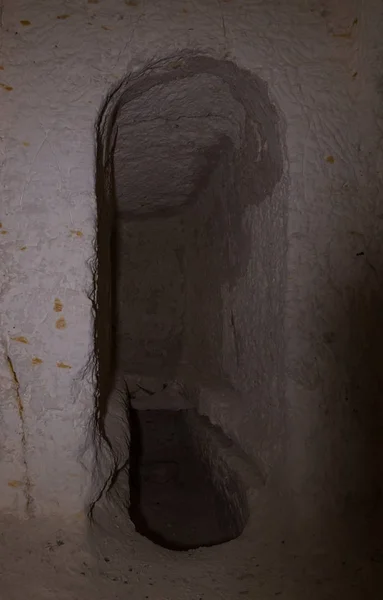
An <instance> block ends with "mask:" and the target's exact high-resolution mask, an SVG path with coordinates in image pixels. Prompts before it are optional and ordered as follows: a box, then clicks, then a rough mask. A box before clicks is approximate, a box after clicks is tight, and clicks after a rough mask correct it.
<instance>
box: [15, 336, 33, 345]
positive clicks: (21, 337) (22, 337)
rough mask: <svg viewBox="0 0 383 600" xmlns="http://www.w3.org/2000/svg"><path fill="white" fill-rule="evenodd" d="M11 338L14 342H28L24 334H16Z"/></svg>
mask: <svg viewBox="0 0 383 600" xmlns="http://www.w3.org/2000/svg"><path fill="white" fill-rule="evenodd" d="M11 340H13V341H14V342H20V344H29V342H28V340H27V338H26V337H25V336H24V335H16V336H15V337H11Z"/></svg>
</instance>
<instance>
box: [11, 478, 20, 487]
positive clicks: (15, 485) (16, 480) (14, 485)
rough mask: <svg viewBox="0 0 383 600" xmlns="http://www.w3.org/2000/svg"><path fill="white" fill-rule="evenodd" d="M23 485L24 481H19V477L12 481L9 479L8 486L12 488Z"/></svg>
mask: <svg viewBox="0 0 383 600" xmlns="http://www.w3.org/2000/svg"><path fill="white" fill-rule="evenodd" d="M22 485H23V482H22V481H19V480H18V479H11V480H10V481H8V486H9V487H11V488H19V487H21V486H22Z"/></svg>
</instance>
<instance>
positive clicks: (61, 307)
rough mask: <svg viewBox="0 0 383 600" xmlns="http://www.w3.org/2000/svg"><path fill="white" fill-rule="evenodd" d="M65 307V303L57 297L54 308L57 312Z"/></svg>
mask: <svg viewBox="0 0 383 600" xmlns="http://www.w3.org/2000/svg"><path fill="white" fill-rule="evenodd" d="M62 309H63V303H62V302H61V300H59V298H55V302H54V305H53V310H54V311H55V312H61V311H62Z"/></svg>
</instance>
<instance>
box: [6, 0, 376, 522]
mask: <svg viewBox="0 0 383 600" xmlns="http://www.w3.org/2000/svg"><path fill="white" fill-rule="evenodd" d="M363 11H364V12H363ZM367 16H368V18H369V21H367ZM378 19H379V2H378V1H377V0H367V1H366V2H365V3H364V5H363V7H362V6H360V3H359V2H357V1H356V0H354V1H351V2H349V1H346V0H344V1H340V2H338V3H336V5H335V3H332V2H329V1H327V0H322V1H319V0H318V1H316V0H312V1H307V2H302V1H301V0H292V1H289V2H288V1H287V0H286V2H280V1H277V0H270V1H266V0H263V1H257V2H254V1H252V0H247V1H246V0H238V1H236V0H232V1H229V0H228V1H223V0H222V1H221V2H217V1H216V0H199V1H195V2H193V3H186V2H180V1H179V0H156V1H154V0H153V1H149V0H134V1H133V0H130V1H123V0H109V1H108V2H106V0H105V1H104V0H99V1H98V2H96V1H95V0H93V1H86V0H73V1H67V2H62V1H60V0H51V1H50V2H49V3H48V2H46V1H44V0H24V1H22V0H12V1H11V0H5V2H3V6H2V11H1V38H0V39H1V42H0V43H1V59H0V65H1V70H0V84H1V86H0V102H1V115H2V119H1V139H0V144H1V184H2V191H1V194H2V195H1V214H0V222H1V224H2V226H1V229H0V243H1V251H0V252H1V280H0V286H1V287H0V343H1V355H0V357H1V364H0V377H1V380H0V381H1V383H0V387H1V395H0V432H1V433H0V460H1V462H0V486H1V494H0V509H3V510H6V511H9V512H12V513H15V514H17V515H25V514H32V513H33V514H42V513H43V514H53V513H58V514H72V513H75V512H77V511H79V510H81V509H82V507H83V503H84V498H85V494H86V489H87V485H88V480H87V477H86V475H85V472H84V470H83V468H82V467H81V465H80V463H79V461H78V454H79V451H80V449H81V445H82V443H83V442H84V439H85V427H86V422H87V419H88V417H89V415H90V413H91V409H92V393H91V387H90V386H86V385H85V384H77V385H74V384H73V381H74V379H75V377H76V375H78V374H79V373H80V371H81V369H82V368H83V366H84V364H85V362H86V360H87V357H88V354H89V352H90V351H91V318H90V303H89V301H88V299H87V296H86V293H85V290H86V288H87V286H88V285H89V282H90V274H89V271H88V267H87V260H88V259H89V258H90V257H91V255H92V242H93V238H94V214H95V198H94V168H93V158H94V122H95V119H96V116H97V111H98V109H99V107H100V105H101V102H102V100H103V98H104V96H105V94H106V92H107V91H108V89H109V88H110V86H111V85H113V84H114V83H115V82H116V81H117V80H118V79H119V78H120V77H122V76H123V75H124V74H126V72H127V71H129V70H131V69H133V68H136V67H137V66H139V65H142V64H143V63H144V62H145V60H147V59H149V58H152V57H154V56H159V57H160V56H163V55H165V54H169V53H170V52H172V51H174V50H176V49H182V48H197V49H200V50H204V51H208V52H210V53H211V54H212V55H213V56H216V57H219V58H223V57H228V58H231V59H233V60H235V61H236V62H237V63H238V64H239V65H240V66H241V67H244V68H248V69H250V70H252V71H253V72H254V73H256V74H257V75H258V76H259V77H260V78H261V79H263V80H264V81H266V82H267V84H268V86H269V92H270V95H271V98H272V100H273V101H275V102H276V104H277V107H278V111H279V113H280V115H281V118H282V119H283V121H284V123H285V125H286V152H287V157H288V169H289V173H290V208H289V229H288V232H289V241H290V247H289V254H288V295H287V301H288V303H287V314H286V332H285V333H286V339H287V342H288V350H287V355H286V368H287V390H286V399H285V405H286V410H285V425H286V430H287V433H288V435H287V437H286V439H285V453H284V454H285V457H286V461H285V463H284V465H283V469H281V470H280V471H279V480H281V481H282V479H281V473H282V472H283V474H284V478H283V481H284V485H285V490H289V491H291V492H292V494H291V498H292V500H293V503H294V505H296V506H297V507H298V509H299V510H300V509H301V508H302V506H303V505H305V506H310V502H308V499H312V500H313V501H312V502H311V508H312V507H314V508H315V505H318V503H320V498H324V497H326V498H327V497H330V498H331V499H330V504H331V503H332V502H333V503H334V502H336V500H334V499H335V498H336V497H338V494H335V493H334V494H333V493H332V491H331V490H332V489H333V485H335V487H336V489H337V493H338V492H340V489H339V488H341V487H342V486H344V485H345V484H346V483H347V482H348V481H349V477H348V473H345V472H344V469H338V466H337V465H338V464H339V465H340V462H338V459H339V457H344V450H345V449H346V448H347V447H348V444H349V439H350V436H356V437H357V438H358V439H359V446H360V445H361V444H362V442H363V435H364V432H365V431H366V428H365V427H364V425H363V423H362V424H361V423H359V424H358V421H352V420H350V414H351V413H352V411H351V412H350V410H349V408H347V406H348V405H347V404H346V403H345V402H346V401H345V400H344V398H345V397H346V396H345V395H344V390H345V385H346V384H345V382H346V380H347V381H350V376H349V373H351V372H353V370H354V369H353V365H355V364H359V365H360V364H362V363H361V360H362V359H361V358H360V356H359V355H358V354H357V357H358V360H356V359H355V360H354V358H350V352H351V350H350V348H351V346H352V344H353V345H354V347H356V348H358V347H360V343H361V340H362V341H363V343H365V344H367V342H366V340H365V339H364V337H363V336H360V335H359V333H355V336H354V338H352V340H350V339H349V338H348V337H347V335H348V333H347V332H348V331H349V328H350V323H351V324H352V323H353V322H354V321H355V319H352V311H351V310H350V311H349V312H347V316H348V318H345V317H346V311H345V306H346V305H345V293H346V292H345V290H347V291H348V292H349V291H351V295H352V294H354V295H355V294H356V292H357V290H360V289H361V288H363V286H366V285H367V286H370V288H371V289H372V288H373V289H374V290H375V292H376V293H375V292H374V293H375V296H374V302H375V304H376V300H377V296H378V292H377V291H376V290H377V289H378V286H377V281H378V279H377V278H378V277H379V272H380V271H379V269H380V263H381V260H382V259H381V256H382V253H381V251H380V250H381V249H380V243H381V242H380V241H378V240H379V233H380V232H381V223H383V221H382V220H381V217H379V215H381V214H383V210H381V208H379V204H380V202H381V200H380V199H379V195H378V191H377V189H378V187H377V186H378V183H379V182H380V174H379V173H378V171H379V168H380V166H381V156H382V155H381V149H380V147H379V146H378V142H377V140H378V133H379V132H378V129H377V125H378V124H379V123H380V121H379V119H378V117H377V116H376V112H374V111H375V110H377V107H378V101H377V96H376V100H375V99H374V98H375V96H374V94H375V89H376V81H375V79H374V77H375V74H374V72H373V68H374V60H376V59H377V56H376V53H377V50H376V45H375V42H376V43H378V41H379V34H378V31H379V28H378V27H377V26H376V25H375V24H376V23H377V22H378ZM366 114H368V117H367V121H366ZM352 232H354V233H352ZM339 244H340V245H339ZM359 252H364V253H365V254H364V255H360V256H358V257H357V256H356V254H357V253H359ZM371 265H372V267H371ZM374 278H375V279H374ZM374 282H375V283H374ZM348 292H347V293H348ZM348 297H349V296H348ZM61 305H62V308H61ZM361 305H363V306H364V305H365V304H364V300H362V301H361ZM347 306H348V305H347ZM357 307H359V308H360V304H357ZM358 310H359V309H358ZM362 312H363V311H362ZM342 317H343V318H344V319H343V320H342ZM362 321H363V319H362ZM370 330H371V328H370ZM357 331H360V329H359V330H357ZM334 335H335V339H337V340H338V345H337V346H336V350H334V346H331V343H332V342H331V340H333V339H334ZM371 335H374V333H373V332H372V333H371ZM342 336H343V337H342ZM339 340H341V341H340V342H339ZM351 356H352V357H355V356H356V355H354V354H352V352H351ZM40 361H41V362H40ZM358 361H359V363H358ZM346 364H347V365H348V366H347V368H346V367H344V365H346ZM350 365H351V366H350ZM342 369H343V370H346V371H347V373H348V375H347V376H346V375H345V376H344V377H343V376H342V378H341V379H340V378H339V377H338V375H339V372H342V373H343V370H342ZM369 375H370V376H371V373H369V372H368V371H367V372H366V373H365V374H364V375H363V377H362V378H361V380H360V381H359V382H358V385H359V386H360V390H361V391H360V393H359V394H360V395H359V397H360V403H362V400H363V399H365V398H366V396H368V385H369V384H368V382H369V381H370V380H371V377H369ZM347 378H348V379H347ZM348 386H349V387H350V383H348ZM342 398H343V400H342ZM270 401H271V402H272V399H271V400H270ZM355 402H356V403H357V399H356V400H355ZM359 409H360V410H362V411H363V408H362V407H361V406H359ZM326 411H328V412H326ZM362 421H363V419H362ZM342 423H345V427H344V428H343V427H342V426H341V425H342ZM281 434H282V431H281ZM339 460H340V461H341V460H342V458H340V459H339ZM334 465H335V466H334ZM351 479H352V478H351ZM359 480H360V472H358V474H357V476H356V479H355V480H353V482H352V487H353V488H355V485H356V484H357V483H358V482H359ZM329 490H330V491H329ZM318 498H319V500H318ZM302 499H305V500H304V502H302ZM311 508H309V509H308V512H309V513H310V512H312V510H311ZM314 512H315V511H314Z"/></svg>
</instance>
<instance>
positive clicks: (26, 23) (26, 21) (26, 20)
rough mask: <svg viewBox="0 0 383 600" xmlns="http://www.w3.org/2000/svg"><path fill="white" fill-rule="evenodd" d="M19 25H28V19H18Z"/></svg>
mask: <svg viewBox="0 0 383 600" xmlns="http://www.w3.org/2000/svg"><path fill="white" fill-rule="evenodd" d="M20 23H21V25H23V26H24V27H28V25H30V24H31V22H30V21H28V19H23V20H22V21H20Z"/></svg>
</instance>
